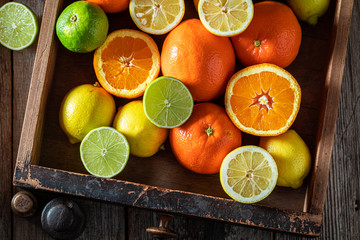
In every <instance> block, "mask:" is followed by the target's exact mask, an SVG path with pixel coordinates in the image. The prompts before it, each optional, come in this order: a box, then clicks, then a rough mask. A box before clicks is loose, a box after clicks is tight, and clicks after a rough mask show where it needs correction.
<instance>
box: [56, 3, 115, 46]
mask: <svg viewBox="0 0 360 240" xmlns="http://www.w3.org/2000/svg"><path fill="white" fill-rule="evenodd" d="M108 30H109V21H108V19H107V16H106V14H105V13H104V11H103V10H102V9H101V8H100V7H99V6H98V5H96V4H93V3H89V2H86V1H76V2H74V3H72V4H70V5H69V6H67V7H66V8H65V9H64V10H63V11H62V13H61V14H60V16H59V18H58V19H57V22H56V34H57V36H58V38H59V40H60V42H61V43H62V44H63V45H64V47H66V48H67V49H69V50H70V51H73V52H79V53H87V52H91V51H93V50H95V49H96V48H98V47H99V46H100V45H101V44H102V43H103V42H104V41H105V39H106V37H107V33H108Z"/></svg>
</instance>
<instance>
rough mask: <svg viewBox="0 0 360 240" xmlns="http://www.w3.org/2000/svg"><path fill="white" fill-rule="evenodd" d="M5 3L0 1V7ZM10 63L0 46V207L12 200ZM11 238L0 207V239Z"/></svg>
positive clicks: (4, 210) (5, 213)
mask: <svg viewBox="0 0 360 240" xmlns="http://www.w3.org/2000/svg"><path fill="white" fill-rule="evenodd" d="M5 2H7V1H3V0H0V6H2V5H3V4H5ZM11 64H12V62H11V51H10V50H8V49H7V48H5V47H3V46H1V45H0V92H1V94H0V109H1V117H0V153H1V157H0V162H1V164H0V178H1V179H0V206H10V201H11V198H12V187H11V182H12V132H11V126H12V92H13V87H12V65H11ZM10 238H11V210H10V208H9V207H0V239H10Z"/></svg>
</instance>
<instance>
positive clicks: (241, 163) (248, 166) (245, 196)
mask: <svg viewBox="0 0 360 240" xmlns="http://www.w3.org/2000/svg"><path fill="white" fill-rule="evenodd" d="M277 178H278V170H277V166H276V162H275V160H274V159H273V157H272V156H271V155H270V153H268V152H267V151H266V150H265V149H263V148H260V147H258V146H243V147H239V148H236V149H235V150H233V151H232V152H230V153H229V154H228V155H227V156H226V157H225V158H224V161H223V162H222V164H221V168H220V183H221V186H222V187H223V189H224V191H225V192H226V193H227V194H228V195H229V196H230V197H231V198H232V199H234V200H236V201H239V202H242V203H255V202H258V201H261V200H262V199H264V198H266V197H267V196H269V195H270V193H271V192H272V191H273V189H274V187H275V185H276V181H277Z"/></svg>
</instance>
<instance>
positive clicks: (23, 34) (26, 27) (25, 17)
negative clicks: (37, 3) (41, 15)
mask: <svg viewBox="0 0 360 240" xmlns="http://www.w3.org/2000/svg"><path fill="white" fill-rule="evenodd" d="M38 25H39V24H38V20H37V18H36V15H35V14H34V13H33V11H31V9H30V8H28V7H27V6H25V5H24V4H22V3H18V2H8V3H6V4H4V5H3V6H2V7H1V8H0V43H1V44H2V45H3V46H5V47H7V48H9V49H11V50H21V49H24V48H26V47H28V46H30V45H31V44H32V43H33V42H34V41H35V39H36V36H37V35H38V32H39V27H38Z"/></svg>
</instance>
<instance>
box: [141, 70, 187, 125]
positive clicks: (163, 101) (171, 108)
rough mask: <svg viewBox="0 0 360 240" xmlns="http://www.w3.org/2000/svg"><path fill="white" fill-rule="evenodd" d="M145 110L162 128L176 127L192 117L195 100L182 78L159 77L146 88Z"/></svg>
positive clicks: (152, 120) (149, 117)
mask: <svg viewBox="0 0 360 240" xmlns="http://www.w3.org/2000/svg"><path fill="white" fill-rule="evenodd" d="M143 101H144V111H145V114H146V116H147V117H148V119H149V120H150V121H151V122H152V123H153V124H155V125H156V126H158V127H161V128H175V127H178V126H180V125H181V124H183V123H184V122H186V120H187V119H188V118H189V117H190V115H191V113H192V110H193V106H194V102H193V98H192V96H191V93H190V91H189V90H188V89H187V87H186V86H185V84H183V83H182V82H181V81H180V80H178V79H176V78H172V77H159V78H158V79H156V80H155V81H153V82H152V83H150V85H149V86H148V87H147V88H146V91H145V94H144V99H143Z"/></svg>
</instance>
